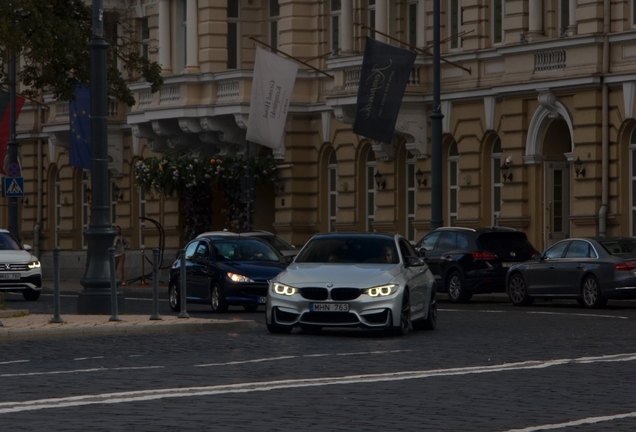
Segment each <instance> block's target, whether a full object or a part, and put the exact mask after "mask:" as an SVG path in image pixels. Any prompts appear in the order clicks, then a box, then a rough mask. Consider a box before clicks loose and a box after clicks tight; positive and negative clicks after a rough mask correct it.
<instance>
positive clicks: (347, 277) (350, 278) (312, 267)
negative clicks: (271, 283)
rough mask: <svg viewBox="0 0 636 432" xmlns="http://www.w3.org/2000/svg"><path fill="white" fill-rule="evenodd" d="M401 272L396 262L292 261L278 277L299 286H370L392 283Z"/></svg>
mask: <svg viewBox="0 0 636 432" xmlns="http://www.w3.org/2000/svg"><path fill="white" fill-rule="evenodd" d="M399 273H400V266H399V265H395V264H373V265H370V264H352V265H343V264H303V263H300V264H295V263H292V264H290V265H289V267H287V270H285V271H284V272H282V273H281V274H280V275H279V276H278V278H277V279H278V281H279V282H281V283H284V284H286V285H291V286H295V287H298V288H302V287H305V286H316V285H325V284H327V283H332V284H333V285H334V286H335V287H343V286H346V287H350V288H368V287H372V286H377V285H382V284H386V283H390V282H392V281H393V279H394V278H395V276H396V275H398V274H399Z"/></svg>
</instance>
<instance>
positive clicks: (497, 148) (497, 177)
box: [490, 137, 502, 225]
mask: <svg viewBox="0 0 636 432" xmlns="http://www.w3.org/2000/svg"><path fill="white" fill-rule="evenodd" d="M501 153H502V151H501V139H500V138H499V137H497V138H496V139H495V142H494V143H493V144H492V154H491V156H490V157H491V161H492V163H491V170H490V172H491V173H492V174H491V175H492V178H491V184H492V195H491V196H492V203H491V208H492V224H493V225H499V224H498V222H497V220H498V219H499V217H500V216H501V203H502V201H501V186H502V184H501V172H500V170H499V168H500V167H501Z"/></svg>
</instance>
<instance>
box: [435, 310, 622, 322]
mask: <svg viewBox="0 0 636 432" xmlns="http://www.w3.org/2000/svg"><path fill="white" fill-rule="evenodd" d="M438 312H478V313H479V312H485V313H507V312H509V311H504V310H473V309H438ZM522 313H527V314H543V315H565V316H582V317H586V318H616V319H624V320H628V319H629V317H626V316H620V315H600V314H582V313H565V312H541V311H524V312H522Z"/></svg>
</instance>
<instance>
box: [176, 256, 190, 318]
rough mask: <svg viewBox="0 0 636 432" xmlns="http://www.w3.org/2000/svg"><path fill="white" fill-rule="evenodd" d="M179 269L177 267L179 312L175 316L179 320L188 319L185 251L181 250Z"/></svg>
mask: <svg viewBox="0 0 636 432" xmlns="http://www.w3.org/2000/svg"><path fill="white" fill-rule="evenodd" d="M180 254H181V255H180V267H179V277H180V282H181V283H180V284H179V299H180V301H179V303H180V304H181V312H180V313H179V315H177V316H178V317H179V318H190V315H188V312H187V311H186V297H187V296H186V259H185V249H181V251H180Z"/></svg>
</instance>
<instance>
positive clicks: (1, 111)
mask: <svg viewBox="0 0 636 432" xmlns="http://www.w3.org/2000/svg"><path fill="white" fill-rule="evenodd" d="M10 102H11V101H10V98H9V93H7V92H3V91H0V162H2V165H0V174H8V175H9V176H11V177H19V176H20V175H21V174H20V173H19V174H17V175H13V174H12V173H9V172H8V169H7V163H8V161H7V160H6V156H7V144H8V143H9V139H11V111H10V109H11V103H10ZM22 105H24V98H23V97H21V96H16V97H15V118H16V121H17V120H18V117H19V116H20V111H22ZM14 163H15V162H14ZM17 164H18V167H19V161H18V162H17Z"/></svg>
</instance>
